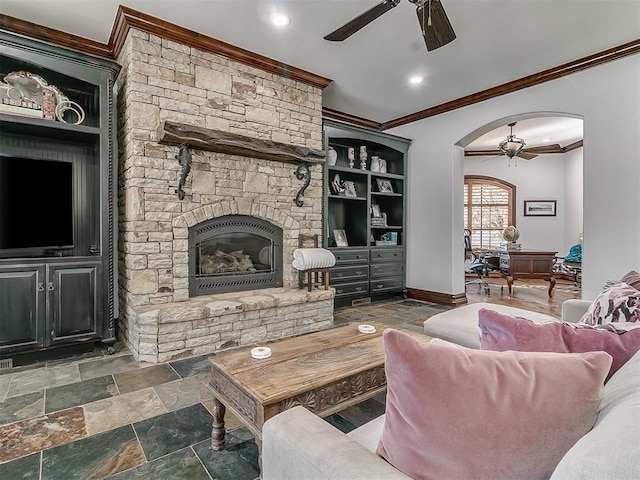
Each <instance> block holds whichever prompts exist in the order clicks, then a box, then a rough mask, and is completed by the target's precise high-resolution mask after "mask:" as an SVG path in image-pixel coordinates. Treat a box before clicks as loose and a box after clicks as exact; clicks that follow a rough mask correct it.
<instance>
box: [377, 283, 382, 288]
mask: <svg viewBox="0 0 640 480" xmlns="http://www.w3.org/2000/svg"><path fill="white" fill-rule="evenodd" d="M382 287H384V285H382V284H378V285H376V288H382Z"/></svg>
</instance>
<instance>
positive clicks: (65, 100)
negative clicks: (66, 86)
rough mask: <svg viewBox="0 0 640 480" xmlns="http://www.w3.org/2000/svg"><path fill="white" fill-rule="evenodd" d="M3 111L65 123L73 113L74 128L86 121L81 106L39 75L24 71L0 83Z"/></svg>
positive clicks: (12, 74) (0, 106) (0, 108)
mask: <svg viewBox="0 0 640 480" xmlns="http://www.w3.org/2000/svg"><path fill="white" fill-rule="evenodd" d="M0 112H5V113H11V114H15V115H23V116H28V117H38V118H45V119H47V120H58V121H60V122H63V123H69V122H67V119H66V118H65V116H66V115H67V114H68V113H69V112H71V113H72V114H73V115H72V117H71V118H70V119H69V120H71V123H73V124H75V125H80V124H81V123H82V122H84V118H85V113H84V110H83V109H82V107H81V106H80V105H78V104H77V103H76V102H72V101H71V100H69V97H67V96H66V95H64V94H63V93H62V92H61V91H60V90H59V89H58V88H57V87H55V86H53V85H49V84H48V83H47V81H46V80H45V79H44V78H42V77H41V76H40V75H36V74H35V73H30V72H25V71H24V70H21V71H18V72H11V73H8V74H7V75H5V77H4V82H0Z"/></svg>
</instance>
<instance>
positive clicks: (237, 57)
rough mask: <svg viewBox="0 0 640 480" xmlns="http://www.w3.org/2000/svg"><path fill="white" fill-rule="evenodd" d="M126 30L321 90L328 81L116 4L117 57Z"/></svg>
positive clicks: (113, 38) (114, 40)
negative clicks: (154, 36)
mask: <svg viewBox="0 0 640 480" xmlns="http://www.w3.org/2000/svg"><path fill="white" fill-rule="evenodd" d="M130 28H136V29H138V30H142V31H144V32H147V33H151V34H153V35H157V36H159V37H162V38H166V39H167V40H172V41H174V42H178V43H181V44H183V45H187V46H189V47H192V48H197V49H199V50H202V51H203V52H208V53H213V54H215V55H222V56H224V57H227V58H229V59H231V60H233V61H236V62H239V63H242V64H244V65H249V66H250V67H255V68H259V69H260V70H264V71H266V72H269V73H273V74H274V75H278V76H281V77H284V78H288V79H291V80H295V81H297V82H302V83H305V84H307V85H311V86H313V87H317V88H320V89H324V88H325V87H326V86H327V85H329V83H331V81H332V80H331V79H329V78H325V77H322V76H320V75H316V74H315V73H311V72H307V71H305V70H302V69H300V68H297V67H293V66H291V65H287V64H285V63H282V62H279V61H277V60H273V59H271V58H269V57H265V56H263V55H259V54H257V53H253V52H250V51H249V50H245V49H243V48H240V47H236V46H234V45H231V44H229V43H225V42H222V41H220V40H216V39H215V38H211V37H209V36H207V35H203V34H201V33H198V32H194V31H193V30H189V29H186V28H183V27H180V26H178V25H175V24H173V23H170V22H167V21H165V20H161V19H159V18H156V17H153V16H151V15H147V14H146V13H142V12H139V11H137V10H134V9H132V8H129V7H124V6H122V5H120V6H119V7H118V12H117V14H116V19H115V22H114V24H113V29H112V31H111V36H110V38H109V46H110V48H112V50H113V55H114V57H117V56H118V55H119V53H120V50H121V49H122V46H123V44H124V39H125V37H126V35H127V32H128V31H129V29H130Z"/></svg>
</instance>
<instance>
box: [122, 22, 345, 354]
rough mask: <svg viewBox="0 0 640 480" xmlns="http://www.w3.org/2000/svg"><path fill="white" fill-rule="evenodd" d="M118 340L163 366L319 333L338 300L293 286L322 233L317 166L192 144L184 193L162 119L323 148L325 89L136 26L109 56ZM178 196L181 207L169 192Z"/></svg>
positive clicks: (330, 292) (327, 293) (322, 292)
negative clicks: (297, 254) (113, 95)
mask: <svg viewBox="0 0 640 480" xmlns="http://www.w3.org/2000/svg"><path fill="white" fill-rule="evenodd" d="M118 62H119V63H120V64H121V65H122V71H121V72H120V76H119V78H118V82H117V92H118V94H117V98H118V116H119V118H118V133H119V136H118V138H119V157H120V159H119V182H118V183H119V184H118V198H119V210H120V211H119V232H120V235H119V244H118V250H119V286H120V296H119V297H120V302H119V306H120V314H119V338H120V339H122V340H123V341H124V342H125V343H126V345H127V347H128V348H129V349H130V350H131V351H132V352H133V354H134V356H135V357H136V358H137V359H138V360H141V361H149V362H164V361H168V360H172V359H176V358H180V357H185V356H191V355H203V354H208V353H214V352H217V351H219V350H222V349H225V348H229V347H234V346H240V345H251V344H255V343H259V342H264V341H268V340H273V339H277V338H280V337H283V336H287V335H295V334H300V333H306V332H310V331H315V330H320V329H324V328H328V327H330V326H331V325H332V324H333V295H334V292H333V290H326V291H325V290H322V289H314V290H313V291H311V292H307V291H306V290H301V289H299V288H298V272H297V271H296V270H295V269H293V267H292V266H291V261H292V258H293V251H294V249H295V248H297V247H298V239H299V237H300V235H301V234H308V235H314V234H318V235H322V165H321V164H320V163H315V164H309V165H308V168H309V185H308V187H307V188H306V190H304V194H303V196H302V197H300V198H301V199H302V202H300V203H301V205H300V203H298V202H296V200H297V199H298V197H297V195H298V196H299V195H300V189H301V187H302V186H303V184H304V183H305V182H304V181H303V180H299V179H298V177H297V176H296V165H295V163H291V162H286V161H279V160H277V159H270V158H268V157H260V156H259V155H258V156H252V155H251V154H249V155H246V154H230V153H220V152H216V151H210V150H208V149H206V148H198V146H192V147H191V148H190V151H191V154H192V160H193V162H192V164H191V169H190V172H189V174H188V176H186V182H185V183H184V184H183V183H182V182H181V178H183V177H184V175H183V173H184V172H183V170H182V168H181V165H180V164H179V162H178V161H177V155H178V148H177V146H176V145H171V144H167V143H165V142H162V141H161V140H162V139H161V134H160V133H159V130H160V125H162V124H163V123H164V122H167V121H169V122H172V123H173V124H179V125H188V126H193V127H198V128H204V129H209V130H211V131H219V132H230V133H232V134H236V135H239V136H243V137H250V138H253V139H257V140H260V141H264V142H276V143H278V144H280V145H292V146H299V147H305V148H308V149H314V150H316V151H317V150H321V148H322V107H321V93H322V92H321V90H320V89H319V88H318V87H316V86H312V85H308V84H305V83H302V82H299V81H294V80H291V79H287V78H285V77H279V76H277V75H274V74H272V73H268V72H264V71H262V70H260V69H257V68H254V67H251V66H247V65H244V64H241V63H236V62H234V61H231V60H229V59H227V58H225V57H223V56H219V55H214V54H211V53H207V52H203V51H200V50H198V49H196V48H193V47H189V46H187V45H183V44H179V43H176V42H173V41H169V40H166V39H163V38H161V37H158V36H155V35H153V34H150V33H147V32H143V31H140V30H137V29H135V28H131V29H130V31H129V33H128V34H127V37H126V40H125V43H124V46H123V48H122V50H121V52H120V55H119V57H118ZM179 189H181V190H182V191H184V196H183V198H182V199H180V198H179V197H178V195H177V194H176V192H177V191H178V190H179Z"/></svg>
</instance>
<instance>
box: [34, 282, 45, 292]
mask: <svg viewBox="0 0 640 480" xmlns="http://www.w3.org/2000/svg"><path fill="white" fill-rule="evenodd" d="M36 290H38V292H44V283H42V282H38V287H37V288H36Z"/></svg>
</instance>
